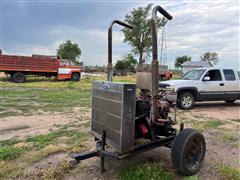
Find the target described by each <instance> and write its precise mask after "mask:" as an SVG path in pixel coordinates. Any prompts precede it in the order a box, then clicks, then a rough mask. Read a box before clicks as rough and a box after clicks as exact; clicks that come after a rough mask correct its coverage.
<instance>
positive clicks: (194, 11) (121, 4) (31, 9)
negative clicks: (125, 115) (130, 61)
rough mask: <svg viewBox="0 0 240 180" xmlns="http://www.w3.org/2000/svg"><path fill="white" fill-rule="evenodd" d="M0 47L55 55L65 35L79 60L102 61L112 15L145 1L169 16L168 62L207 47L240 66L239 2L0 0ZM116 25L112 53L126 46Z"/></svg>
mask: <svg viewBox="0 0 240 180" xmlns="http://www.w3.org/2000/svg"><path fill="white" fill-rule="evenodd" d="M0 2H1V3H0V5H1V7H0V8H1V13H0V16H1V18H0V19H1V23H0V25H1V36H0V48H1V49H3V52H4V53H7V54H17V55H31V54H52V55H54V54H56V49H57V47H58V45H59V43H62V42H64V41H65V40H67V39H71V40H72V41H74V42H77V43H78V44H79V46H80V48H81V49H82V56H81V59H80V60H81V61H84V62H85V64H87V65H96V64H98V65H102V64H106V61H107V28H108V25H109V23H110V22H111V21H112V20H113V19H119V20H124V16H125V15H126V14H127V13H129V11H130V10H132V8H137V7H138V6H146V5H147V4H148V3H149V2H152V3H153V4H154V5H162V6H163V7H164V8H166V9H167V10H168V11H169V12H170V13H171V14H172V15H173V17H174V18H173V20H172V21H169V22H168V24H167V26H166V32H167V34H166V37H167V54H168V64H169V65H170V66H172V67H173V64H174V60H175V58H176V57H177V56H182V55H189V56H191V57H192V60H199V56H200V55H201V54H202V53H203V52H206V51H216V52H217V53H218V54H219V59H220V61H219V63H218V65H219V66H229V67H237V68H238V69H239V68H240V61H239V52H240V50H239V45H240V44H239V27H240V26H239V22H240V21H239V9H240V2H238V1H221V0H219V1H207V0H205V1H80V0H79V1H72V0H70V1H64V0H61V1H57V0H55V1H54V0H51V1H44V0H42V1H34V0H32V1H28V0H27V1H26V0H25V1H22V0H18V1H16V0H15V1H11V0H0ZM119 30H120V29H119V28H117V27H115V28H114V32H113V58H114V62H116V60H117V59H120V58H122V57H123V56H124V55H126V54H127V53H128V52H129V50H130V47H129V46H128V45H127V44H124V43H123V42H122V41H123V34H122V33H121V32H120V31H119Z"/></svg>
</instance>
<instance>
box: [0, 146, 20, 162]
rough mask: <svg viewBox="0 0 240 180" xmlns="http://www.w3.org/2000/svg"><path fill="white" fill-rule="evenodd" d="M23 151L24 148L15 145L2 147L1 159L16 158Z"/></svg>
mask: <svg viewBox="0 0 240 180" xmlns="http://www.w3.org/2000/svg"><path fill="white" fill-rule="evenodd" d="M23 152H24V148H17V147H13V146H9V147H4V146H3V147H0V161H5V160H12V159H15V158H17V157H18V156H19V155H20V154H22V153H23Z"/></svg>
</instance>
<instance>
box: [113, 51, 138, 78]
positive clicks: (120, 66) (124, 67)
mask: <svg viewBox="0 0 240 180" xmlns="http://www.w3.org/2000/svg"><path fill="white" fill-rule="evenodd" d="M136 66H137V60H136V59H135V58H134V56H133V54H132V53H129V54H128V55H127V56H125V57H124V58H123V59H122V60H118V61H117V62H116V64H115V68H114V69H115V71H117V72H119V73H120V74H121V75H126V74H127V73H128V72H133V73H135V72H136ZM117 72H115V74H116V73H117Z"/></svg>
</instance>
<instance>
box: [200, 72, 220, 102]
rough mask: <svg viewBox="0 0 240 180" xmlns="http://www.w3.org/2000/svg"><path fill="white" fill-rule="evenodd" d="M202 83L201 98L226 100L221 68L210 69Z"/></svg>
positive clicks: (203, 77)
mask: <svg viewBox="0 0 240 180" xmlns="http://www.w3.org/2000/svg"><path fill="white" fill-rule="evenodd" d="M200 84H201V85H200V91H199V97H200V100H224V82H223V78H222V75H221V72H220V70H219V69H212V70H208V71H207V72H206V73H205V74H204V75H203V76H202V79H201V81H200Z"/></svg>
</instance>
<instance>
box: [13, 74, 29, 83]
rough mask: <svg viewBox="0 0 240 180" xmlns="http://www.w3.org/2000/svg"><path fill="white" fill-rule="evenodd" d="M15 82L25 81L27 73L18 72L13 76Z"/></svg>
mask: <svg viewBox="0 0 240 180" xmlns="http://www.w3.org/2000/svg"><path fill="white" fill-rule="evenodd" d="M11 78H12V80H13V82H15V83H23V82H24V81H25V80H26V76H25V74H23V73H21V72H16V73H14V74H13V75H12V76H11Z"/></svg>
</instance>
